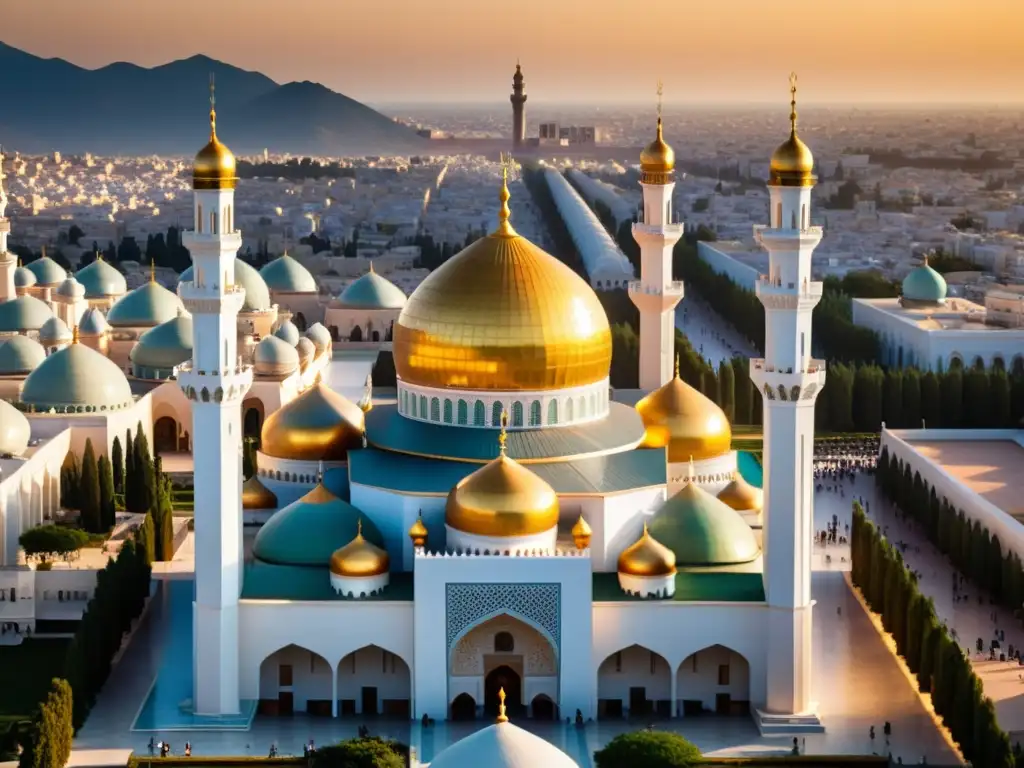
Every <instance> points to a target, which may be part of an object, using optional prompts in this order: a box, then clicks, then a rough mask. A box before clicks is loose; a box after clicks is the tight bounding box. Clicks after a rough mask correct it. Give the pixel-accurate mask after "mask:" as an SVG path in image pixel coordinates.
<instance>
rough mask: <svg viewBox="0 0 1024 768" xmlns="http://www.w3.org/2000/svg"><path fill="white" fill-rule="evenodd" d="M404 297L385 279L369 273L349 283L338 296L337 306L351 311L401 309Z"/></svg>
mask: <svg viewBox="0 0 1024 768" xmlns="http://www.w3.org/2000/svg"><path fill="white" fill-rule="evenodd" d="M405 300H406V296H405V293H403V292H402V289H401V288H399V287H398V286H397V285H395V284H394V283H392V282H391V281H390V280H388V279H387V278H385V277H381V276H380V275H378V274H377V273H376V272H374V271H373V265H372V264H371V265H370V271H369V272H367V273H366V274H365V275H363V276H362V277H360V278H359V279H358V280H355V281H354V282H352V283H350V284H349V285H348V286H347V287H346V288H345V290H343V291H342V292H341V295H340V296H338V301H337V303H338V305H339V306H341V307H344V308H352V309H402V308H403V307H404V306H405Z"/></svg>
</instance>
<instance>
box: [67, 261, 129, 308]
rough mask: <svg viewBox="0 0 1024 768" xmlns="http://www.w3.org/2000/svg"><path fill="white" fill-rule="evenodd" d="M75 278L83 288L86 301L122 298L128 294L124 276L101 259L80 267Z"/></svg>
mask: <svg viewBox="0 0 1024 768" xmlns="http://www.w3.org/2000/svg"><path fill="white" fill-rule="evenodd" d="M75 277H76V278H78V282H80V283H81V284H82V285H84V286H85V297H86V298H87V299H102V298H107V297H110V296H123V295H124V294H126V293H127V292H128V283H127V282H126V281H125V279H124V275H122V274H121V273H120V272H119V271H118V270H117V268H116V267H114V266H113V265H112V264H110V263H109V262H106V261H104V260H103V259H102V258H99V259H96V261H94V262H92V263H91V264H88V265H86V266H84V267H82V268H81V269H80V270H78V271H77V272H76V273H75Z"/></svg>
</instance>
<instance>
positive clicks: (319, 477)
mask: <svg viewBox="0 0 1024 768" xmlns="http://www.w3.org/2000/svg"><path fill="white" fill-rule="evenodd" d="M323 481H324V463H323V462H322V461H320V462H318V463H317V465H316V482H317V485H319V484H321V483H323Z"/></svg>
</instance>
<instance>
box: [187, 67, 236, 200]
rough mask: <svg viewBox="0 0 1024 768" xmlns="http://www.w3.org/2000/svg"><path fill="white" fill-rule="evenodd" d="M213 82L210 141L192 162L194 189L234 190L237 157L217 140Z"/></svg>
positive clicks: (211, 90)
mask: <svg viewBox="0 0 1024 768" xmlns="http://www.w3.org/2000/svg"><path fill="white" fill-rule="evenodd" d="M213 106H214V98H213V82H212V81H211V83H210V141H209V142H207V144H206V146H205V147H203V148H202V149H200V150H199V153H198V154H197V155H196V159H195V160H194V161H193V162H192V189H234V188H235V182H237V181H238V173H237V171H236V169H235V156H234V155H233V154H231V150H230V149H228V148H227V147H226V146H225V145H223V144H221V143H220V141H219V140H218V139H217V112H216V110H214V108H213Z"/></svg>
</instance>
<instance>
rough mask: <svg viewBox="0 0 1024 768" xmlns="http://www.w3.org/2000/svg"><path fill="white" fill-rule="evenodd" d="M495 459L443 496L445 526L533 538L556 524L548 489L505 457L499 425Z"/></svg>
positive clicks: (554, 503)
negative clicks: (497, 452)
mask: <svg viewBox="0 0 1024 768" xmlns="http://www.w3.org/2000/svg"><path fill="white" fill-rule="evenodd" d="M505 420H506V417H505V416H504V415H503V416H502V430H501V434H500V436H499V437H498V441H499V444H500V453H499V454H498V458H496V459H494V460H493V461H491V462H488V463H487V464H485V465H484V466H482V467H481V468H480V469H478V470H477V471H476V472H473V473H472V474H471V475H469V476H468V477H464V478H463V479H462V480H460V481H459V483H458V484H457V485H456V486H455V487H454V488H452V490H451V491H450V492H449V493H448V502H447V504H446V505H445V508H444V519H445V523H447V524H448V525H450V526H451V527H452V528H454V529H455V530H457V531H462V532H463V533H470V534H475V535H477V536H498V537H505V536H533V535H535V534H538V533H545V532H546V531H550V530H551V529H552V528H554V527H556V526H557V525H558V496H557V495H556V494H555V491H554V489H553V488H552V487H551V486H550V485H548V484H547V483H546V482H544V481H543V480H541V479H540V478H539V477H537V475H535V474H534V473H533V472H531V471H530V470H529V469H527V468H526V467H524V466H523V465H522V464H520V463H519V462H517V461H515V460H514V459H510V458H509V457H508V456H506V455H505V437H506V435H505V429H504V423H505Z"/></svg>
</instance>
